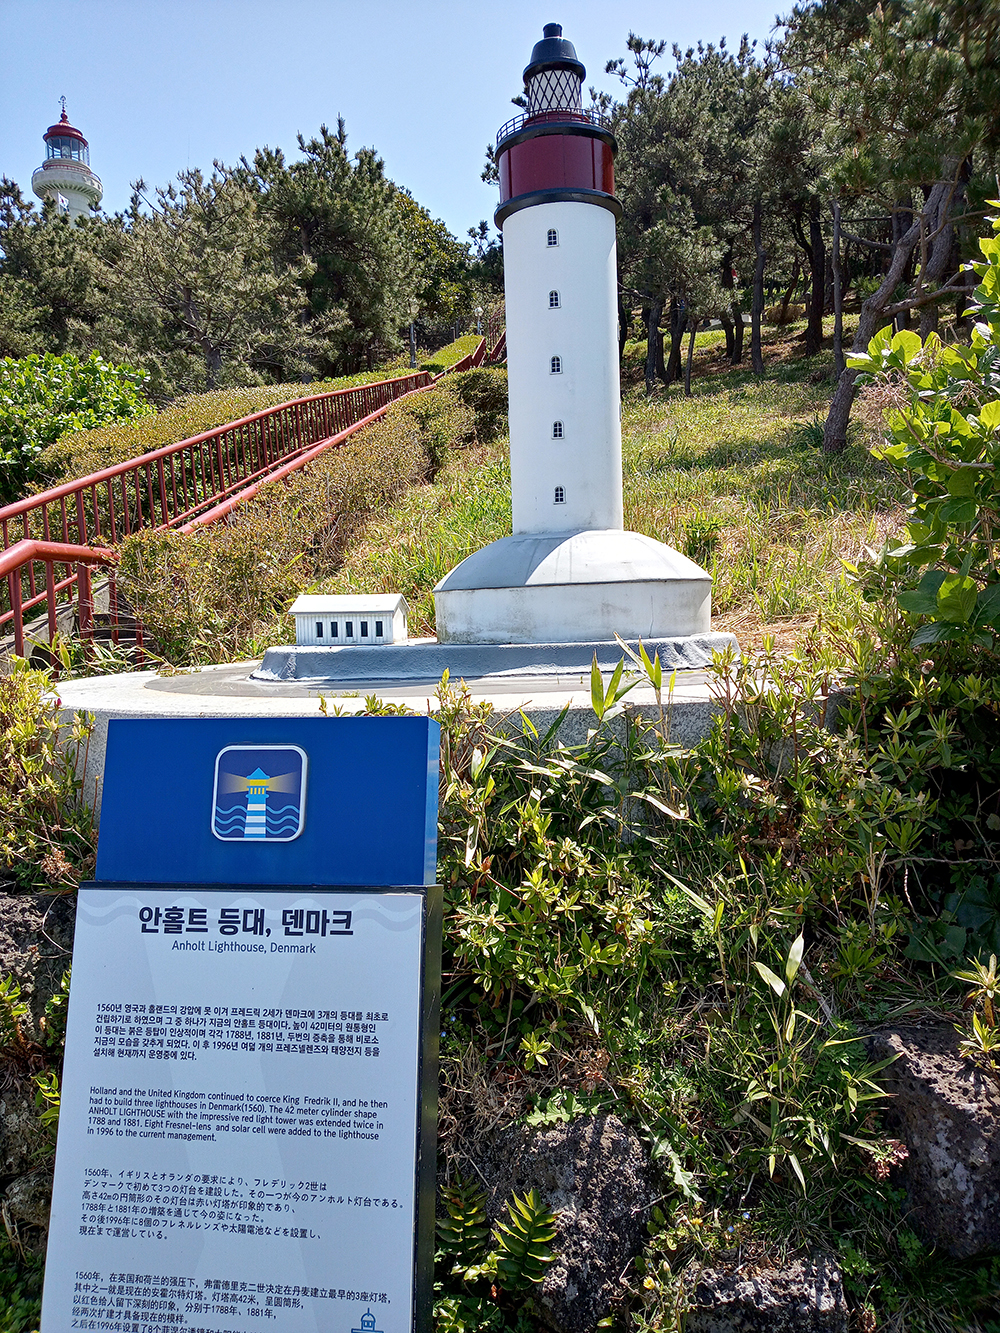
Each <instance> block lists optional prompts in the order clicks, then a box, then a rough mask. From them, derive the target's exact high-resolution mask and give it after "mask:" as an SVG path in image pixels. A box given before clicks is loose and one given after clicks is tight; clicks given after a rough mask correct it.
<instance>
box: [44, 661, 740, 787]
mask: <svg viewBox="0 0 1000 1333" xmlns="http://www.w3.org/2000/svg"><path fill="white" fill-rule="evenodd" d="M716 637H717V638H718V639H720V640H722V639H728V638H729V637H730V636H723V635H718V636H716ZM612 646H613V647H614V649H615V651H616V653H617V656H615V657H614V659H613V662H611V666H612V667H613V666H614V665H616V664H617V662H618V661H620V660H621V657H622V653H621V650H620V649H618V647H617V645H612ZM605 647H607V645H605ZM372 651H374V652H376V653H377V654H379V655H382V654H385V653H389V652H392V651H394V650H393V649H391V648H381V649H375V650H372ZM602 658H604V659H605V660H604V662H603V665H604V666H605V681H606V680H607V667H608V660H607V659H609V658H610V654H602V655H600V656H599V662H600V661H601V659H602ZM577 665H579V664H577ZM259 666H260V664H259V663H257V662H241V663H236V664H233V665H231V666H216V667H204V668H202V669H201V670H198V671H188V672H180V673H178V674H177V675H173V676H160V675H157V673H156V672H154V671H134V672H126V673H123V674H122V675H117V676H91V677H86V678H84V679H81V680H68V681H62V682H60V683H59V684H58V685H57V687H56V688H57V689H58V692H59V698H60V707H61V709H62V711H63V713H64V715H69V714H72V713H73V712H75V711H77V710H81V709H82V710H86V711H87V712H89V713H91V714H93V716H94V730H93V733H92V736H91V740H90V744H89V747H88V750H87V756H86V769H85V772H84V773H83V774H82V776H83V779H84V790H85V793H86V795H87V797H88V799H90V800H92V801H93V802H94V804H95V805H96V806H97V808H100V795H101V785H102V780H103V774H104V754H105V747H106V744H107V735H108V722H109V721H110V719H111V718H113V717H232V718H241V717H245V718H253V717H315V716H316V714H317V712H318V711H319V710H320V707H321V696H322V698H323V699H325V700H326V708H327V711H328V714H329V715H330V717H331V721H334V722H335V721H336V714H337V713H345V714H347V713H358V712H362V711H364V709H365V707H366V698H365V697H366V696H370V695H376V696H377V697H378V698H380V699H384V700H386V701H387V702H392V703H398V704H403V705H405V706H406V707H407V708H410V709H412V710H414V711H415V712H419V713H434V712H436V711H437V707H438V703H437V699H436V697H435V684H436V681H435V682H431V683H421V682H418V681H414V680H412V679H411V680H409V681H401V680H399V679H396V680H392V681H386V680H379V679H378V678H377V677H374V676H373V677H371V678H369V679H368V680H367V681H365V682H358V683H357V684H356V685H355V686H354V687H353V688H351V687H350V686H349V684H348V683H347V682H344V681H339V682H338V681H321V680H316V679H311V680H301V679H300V680H262V679H260V678H259V675H258V670H257V669H258V668H259ZM584 667H585V669H583V670H579V669H578V670H576V671H573V670H571V669H570V668H569V667H566V668H562V669H557V670H556V671H555V672H552V673H550V674H547V675H541V674H540V675H534V676H532V675H531V674H530V672H529V673H523V674H521V675H516V674H510V675H504V676H496V675H494V676H481V677H480V678H478V679H473V678H469V679H468V680H467V684H468V688H469V691H470V694H471V695H472V698H473V699H475V700H483V699H485V700H488V701H489V702H490V703H491V704H492V705H493V708H494V710H495V713H496V724H497V729H498V730H504V731H507V732H508V733H510V732H519V731H521V730H522V729H524V728H525V727H526V723H525V722H524V720H523V718H522V714H523V715H524V717H526V718H528V719H529V720H530V723H531V725H532V726H533V727H534V728H535V729H536V730H537V731H538V732H539V733H540V734H542V735H544V733H545V732H546V731H547V730H548V729H549V727H551V726H552V724H553V723H554V722H555V721H556V719H557V718H558V717H559V715H560V713H562V711H563V709H566V710H567V711H566V716H565V718H564V719H563V721H562V723H561V724H560V728H559V733H558V734H559V739H560V740H561V741H563V742H564V743H565V744H567V745H572V744H576V743H578V742H580V741H584V740H586V737H587V732H588V731H589V730H590V729H591V728H593V727H594V726H595V725H596V721H597V720H596V717H595V715H594V711H593V706H592V701H591V693H590V673H589V665H588V664H586V663H584ZM460 676H461V673H460V672H456V671H453V672H452V676H451V679H452V682H453V683H457V682H458V681H459V679H460ZM626 697H627V700H628V702H629V704H630V705H632V706H633V707H635V708H637V709H639V710H640V711H641V712H642V713H643V714H645V715H647V716H649V717H650V718H651V719H656V718H658V717H659V707H658V705H657V703H656V698H655V695H654V693H653V690H652V688H651V687H650V686H649V685H648V683H646V682H645V681H644V680H643V681H642V683H640V684H637V685H636V687H635V688H634V689H633V690H632V691H631V692H630V693H629V694H628V695H627V696H626ZM663 701H664V705H665V706H666V709H667V712H668V715H669V727H670V738H671V740H673V741H674V742H676V743H677V744H681V745H690V744H693V743H694V742H695V741H697V740H699V739H700V738H701V737H702V736H703V735H704V734H705V733H706V731H707V730H708V728H709V726H710V724H711V719H712V716H713V714H714V712H715V711H716V707H717V706H716V704H715V703H714V701H713V696H712V694H711V691H710V689H709V687H708V684H707V679H706V673H705V672H703V671H678V672H677V675H676V678H675V683H674V686H673V689H672V690H671V691H669V692H668V689H667V682H666V681H665V682H664V691H663Z"/></svg>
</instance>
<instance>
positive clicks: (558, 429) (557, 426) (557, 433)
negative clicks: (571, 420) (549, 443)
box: [552, 421, 563, 440]
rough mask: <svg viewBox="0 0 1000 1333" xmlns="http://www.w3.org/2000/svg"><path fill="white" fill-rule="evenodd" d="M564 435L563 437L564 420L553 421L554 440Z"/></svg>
mask: <svg viewBox="0 0 1000 1333" xmlns="http://www.w3.org/2000/svg"><path fill="white" fill-rule="evenodd" d="M562 437H563V424H562V422H561V421H553V423H552V438H553V439H554V440H561V439H562Z"/></svg>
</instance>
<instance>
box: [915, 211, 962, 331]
mask: <svg viewBox="0 0 1000 1333" xmlns="http://www.w3.org/2000/svg"><path fill="white" fill-rule="evenodd" d="M960 188H961V187H959V189H960ZM955 196H956V198H957V197H959V191H958V190H956V192H955ZM951 207H952V200H951V199H950V198H948V197H947V196H945V197H944V198H943V199H941V200H940V202H939V204H938V207H937V208H935V209H934V211H933V212H932V213H931V214H930V217H929V218H928V220H927V222H926V224H925V227H926V230H927V233H928V235H929V236H933V240H932V241H931V247H930V254H929V255H928V256H927V264H926V266H922V267H921V270H920V281H921V286H927V285H929V284H930V283H935V284H937V283H940V282H941V281H942V279H943V278H944V277H945V276H946V275H947V274H948V273H949V272H950V271H951V254H952V249H953V247H954V244H955V228H954V227H953V226H952V225H951V223H950V222H948V221H947V215H948V213H949V212H950V211H951ZM935 232H936V233H937V234H936V235H934V233H935ZM937 326H938V303H937V301H929V302H928V303H927V305H925V306H924V307H923V308H922V310H921V311H920V336H921V338H927V337H928V336H929V335H930V334H932V333H936V332H937Z"/></svg>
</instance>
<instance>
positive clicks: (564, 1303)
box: [477, 1115, 652, 1333]
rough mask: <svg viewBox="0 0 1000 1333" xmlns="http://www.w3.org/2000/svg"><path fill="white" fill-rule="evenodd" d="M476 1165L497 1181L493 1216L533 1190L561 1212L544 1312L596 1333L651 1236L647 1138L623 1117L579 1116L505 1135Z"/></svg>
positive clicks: (561, 1325) (566, 1327)
mask: <svg viewBox="0 0 1000 1333" xmlns="http://www.w3.org/2000/svg"><path fill="white" fill-rule="evenodd" d="M477 1165H479V1167H480V1169H481V1170H482V1173H483V1176H484V1177H485V1178H486V1180H487V1181H488V1182H489V1184H490V1187H491V1188H490V1198H489V1211H490V1214H491V1217H493V1218H496V1217H497V1216H499V1215H501V1214H502V1213H503V1212H504V1204H505V1203H506V1202H507V1200H508V1199H509V1198H510V1196H511V1194H514V1193H516V1194H519V1195H524V1194H526V1193H527V1192H528V1190H530V1189H532V1188H533V1189H535V1190H536V1191H537V1193H538V1195H539V1197H540V1198H541V1199H542V1200H543V1201H544V1203H545V1204H546V1205H547V1206H548V1208H550V1209H551V1211H552V1212H553V1213H554V1214H555V1217H556V1224H557V1233H556V1239H555V1241H554V1243H553V1247H552V1248H553V1249H554V1250H555V1252H556V1255H557V1257H556V1260H555V1262H554V1263H553V1264H552V1265H551V1267H550V1268H549V1270H548V1272H547V1273H546V1276H545V1281H544V1282H543V1283H542V1286H541V1290H540V1291H539V1293H538V1295H537V1301H538V1306H539V1310H540V1312H541V1314H542V1316H543V1318H544V1319H546V1321H547V1322H548V1323H550V1324H551V1325H552V1327H553V1328H555V1329H557V1330H559V1333H590V1330H592V1329H593V1328H594V1327H595V1325H596V1324H597V1322H598V1320H600V1319H603V1318H604V1316H605V1315H606V1314H607V1313H608V1310H609V1308H610V1305H611V1301H612V1298H613V1297H614V1296H615V1295H617V1294H620V1293H622V1291H623V1288H622V1286H621V1285H620V1278H621V1277H622V1274H623V1273H624V1272H625V1271H626V1269H627V1268H628V1266H629V1264H630V1263H631V1262H632V1260H633V1259H634V1258H635V1256H636V1255H637V1254H638V1253H639V1251H640V1250H641V1249H642V1247H643V1244H644V1242H645V1240H646V1225H645V1224H646V1214H647V1210H648V1207H649V1203H650V1199H651V1198H652V1189H651V1185H650V1171H649V1164H648V1159H647V1156H646V1152H645V1149H644V1148H643V1145H642V1143H641V1141H640V1140H639V1139H638V1138H637V1137H636V1135H635V1134H633V1133H632V1131H631V1130H630V1129H628V1128H627V1127H626V1125H624V1124H623V1123H622V1121H621V1120H619V1119H618V1117H617V1116H614V1115H601V1116H581V1117H579V1118H578V1119H576V1120H571V1121H570V1122H569V1124H566V1125H561V1126H559V1127H558V1128H556V1129H549V1130H541V1131H534V1132H532V1131H529V1130H525V1129H516V1130H512V1131H509V1132H508V1133H507V1134H503V1135H500V1136H498V1138H497V1139H495V1140H494V1142H493V1144H492V1146H491V1147H490V1148H489V1149H487V1150H486V1153H485V1155H484V1158H483V1159H482V1160H480V1161H479V1162H477Z"/></svg>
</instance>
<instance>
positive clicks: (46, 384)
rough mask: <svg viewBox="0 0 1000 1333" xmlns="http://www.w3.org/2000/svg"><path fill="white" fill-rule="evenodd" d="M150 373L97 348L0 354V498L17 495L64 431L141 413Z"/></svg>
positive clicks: (148, 406) (148, 409)
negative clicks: (84, 354) (112, 360)
mask: <svg viewBox="0 0 1000 1333" xmlns="http://www.w3.org/2000/svg"><path fill="white" fill-rule="evenodd" d="M148 379H149V376H148V375H146V374H145V372H144V371H141V370H136V369H135V368H133V367H132V366H125V365H122V366H115V365H111V364H109V363H108V362H107V361H105V360H104V359H103V357H101V355H100V354H99V353H98V352H93V353H92V354H91V355H90V356H89V357H88V358H87V359H86V360H85V361H81V360H80V358H79V357H77V356H74V355H73V354H72V353H66V354H65V355H63V356H56V355H54V354H53V353H52V352H46V353H45V355H44V356H37V355H31V356H27V357H24V358H23V359H22V360H20V361H13V360H11V358H9V357H6V358H4V359H2V360H0V504H6V503H8V502H9V501H11V500H16V499H17V498H18V497H19V495H20V494H21V493H22V492H23V490H24V488H25V486H26V485H28V484H29V483H30V482H33V481H35V480H36V479H37V478H38V477H39V475H40V471H39V455H40V454H41V452H42V450H43V449H44V448H46V446H48V445H50V444H54V443H55V441H56V440H58V439H59V437H60V436H61V435H64V434H66V433H67V432H69V431H80V430H90V429H92V428H93V427H95V426H100V425H102V424H103V423H104V422H107V421H117V420H121V419H122V418H130V417H141V416H147V415H149V414H151V413H152V412H153V411H154V410H155V409H154V408H153V406H152V405H151V404H150V403H148V402H147V401H146V400H145V398H144V397H143V389H144V388H145V386H146V384H147V382H148Z"/></svg>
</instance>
